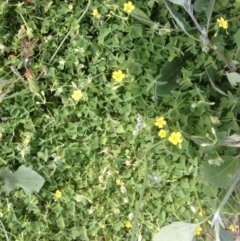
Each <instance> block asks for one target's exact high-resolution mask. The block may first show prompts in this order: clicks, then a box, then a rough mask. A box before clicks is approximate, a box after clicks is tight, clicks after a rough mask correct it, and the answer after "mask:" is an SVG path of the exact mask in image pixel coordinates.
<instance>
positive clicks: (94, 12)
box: [92, 8, 99, 17]
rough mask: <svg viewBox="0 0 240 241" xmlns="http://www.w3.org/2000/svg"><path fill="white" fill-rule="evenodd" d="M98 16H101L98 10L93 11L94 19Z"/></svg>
mask: <svg viewBox="0 0 240 241" xmlns="http://www.w3.org/2000/svg"><path fill="white" fill-rule="evenodd" d="M98 14H99V13H98V10H97V9H96V8H95V9H93V11H92V15H93V17H96V16H97V15H98Z"/></svg>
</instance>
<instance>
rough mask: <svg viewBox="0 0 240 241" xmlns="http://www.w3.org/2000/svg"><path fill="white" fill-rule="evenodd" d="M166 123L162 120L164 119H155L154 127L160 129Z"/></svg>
mask: <svg viewBox="0 0 240 241" xmlns="http://www.w3.org/2000/svg"><path fill="white" fill-rule="evenodd" d="M166 124H167V123H166V121H165V120H164V117H157V118H156V121H155V126H157V127H159V128H162V127H163V126H165V125H166Z"/></svg>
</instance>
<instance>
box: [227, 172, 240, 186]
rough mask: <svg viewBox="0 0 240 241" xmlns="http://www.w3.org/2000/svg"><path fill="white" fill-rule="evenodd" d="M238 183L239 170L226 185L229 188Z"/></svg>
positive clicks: (239, 178) (239, 177) (239, 179)
mask: <svg viewBox="0 0 240 241" xmlns="http://www.w3.org/2000/svg"><path fill="white" fill-rule="evenodd" d="M236 181H240V169H239V170H238V171H237V173H236V174H235V175H234V176H233V177H232V178H231V179H230V180H229V182H228V185H229V186H231V185H232V184H233V183H234V182H236Z"/></svg>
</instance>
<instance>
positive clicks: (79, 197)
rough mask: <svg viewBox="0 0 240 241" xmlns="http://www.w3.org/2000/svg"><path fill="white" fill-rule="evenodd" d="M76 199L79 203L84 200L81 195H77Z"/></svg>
mask: <svg viewBox="0 0 240 241" xmlns="http://www.w3.org/2000/svg"><path fill="white" fill-rule="evenodd" d="M75 200H76V202H77V203H79V202H82V200H83V197H82V196H81V195H77V196H76V199H75Z"/></svg>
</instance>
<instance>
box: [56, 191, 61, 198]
mask: <svg viewBox="0 0 240 241" xmlns="http://www.w3.org/2000/svg"><path fill="white" fill-rule="evenodd" d="M61 196H62V192H60V191H59V190H57V191H56V192H55V197H56V198H60V197H61Z"/></svg>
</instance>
